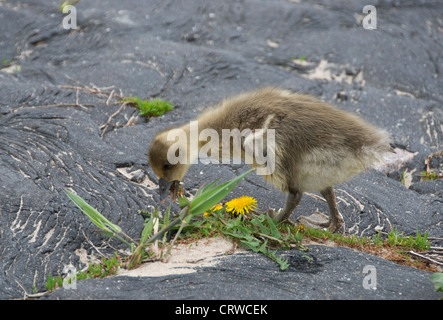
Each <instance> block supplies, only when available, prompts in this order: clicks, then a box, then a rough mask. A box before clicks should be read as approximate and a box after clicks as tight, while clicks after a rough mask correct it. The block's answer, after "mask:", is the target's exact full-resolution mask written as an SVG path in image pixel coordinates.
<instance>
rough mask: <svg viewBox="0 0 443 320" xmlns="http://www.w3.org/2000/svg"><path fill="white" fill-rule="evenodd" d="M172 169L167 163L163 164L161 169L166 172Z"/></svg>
mask: <svg viewBox="0 0 443 320" xmlns="http://www.w3.org/2000/svg"><path fill="white" fill-rule="evenodd" d="M171 167H172V165H171V164H170V163H169V162H165V164H164V165H163V169H165V170H168V169H170V168H171Z"/></svg>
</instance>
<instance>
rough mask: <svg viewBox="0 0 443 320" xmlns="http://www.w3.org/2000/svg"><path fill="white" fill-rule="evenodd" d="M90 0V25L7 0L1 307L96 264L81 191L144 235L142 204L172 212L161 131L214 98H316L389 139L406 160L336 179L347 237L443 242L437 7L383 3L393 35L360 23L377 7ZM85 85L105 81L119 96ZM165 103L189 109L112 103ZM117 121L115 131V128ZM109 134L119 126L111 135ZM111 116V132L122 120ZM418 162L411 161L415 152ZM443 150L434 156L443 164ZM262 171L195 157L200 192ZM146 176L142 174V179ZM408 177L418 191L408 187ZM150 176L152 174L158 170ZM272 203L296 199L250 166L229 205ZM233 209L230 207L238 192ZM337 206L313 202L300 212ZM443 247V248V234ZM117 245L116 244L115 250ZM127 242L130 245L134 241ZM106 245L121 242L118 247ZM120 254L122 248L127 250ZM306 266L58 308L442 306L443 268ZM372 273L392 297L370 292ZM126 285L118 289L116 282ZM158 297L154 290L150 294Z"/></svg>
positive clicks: (442, 100)
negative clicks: (326, 302)
mask: <svg viewBox="0 0 443 320" xmlns="http://www.w3.org/2000/svg"><path fill="white" fill-rule="evenodd" d="M104 4H105V1H99V0H91V1H80V3H78V4H77V5H76V12H77V25H78V29H76V30H65V29H64V28H63V27H62V21H63V18H64V17H65V15H63V14H62V13H61V12H60V11H59V10H58V3H56V2H48V1H43V0H32V1H28V0H27V1H24V0H14V1H12V0H6V1H1V2H0V19H1V23H0V34H1V35H2V36H1V37H0V96H1V97H2V98H1V100H0V298H1V299H11V298H19V297H22V296H23V294H24V290H26V291H27V292H28V293H30V292H31V291H32V288H33V287H35V288H36V290H37V291H43V290H44V283H45V282H46V279H47V277H48V275H59V274H61V272H62V270H63V268H64V266H65V265H68V264H72V265H73V266H75V267H76V268H78V269H81V268H83V267H84V266H85V260H84V256H94V255H96V254H97V250H100V249H102V248H103V247H105V246H107V239H106V238H104V237H103V236H101V235H100V234H99V233H97V232H96V228H95V227H94V225H93V224H92V223H91V222H90V221H89V219H88V218H87V217H86V216H84V215H83V214H82V213H81V212H79V210H78V209H77V208H76V207H75V205H73V204H72V203H71V202H70V201H69V199H68V198H67V196H66V195H65V193H64V189H66V188H68V189H70V190H73V191H75V192H76V193H78V194H79V195H80V196H81V197H83V198H84V199H85V200H86V201H87V202H88V203H89V204H91V205H92V206H94V207H95V208H97V210H98V211H100V212H101V213H102V214H103V215H105V216H106V217H107V218H108V219H109V220H110V221H112V222H114V223H116V224H118V225H119V226H121V227H122V229H123V230H125V232H126V233H127V234H128V235H130V236H131V237H134V238H137V237H139V236H140V233H141V230H142V223H143V218H142V216H141V215H140V214H139V213H138V210H140V209H141V210H147V209H150V208H153V207H157V206H158V205H159V198H158V195H157V190H156V189H155V183H156V182H157V180H156V178H155V175H154V174H153V172H152V170H151V169H150V168H149V166H148V161H147V156H146V151H147V148H148V147H149V145H150V143H151V141H152V138H153V136H154V135H155V133H156V132H158V131H160V130H161V129H164V128H167V127H171V126H173V125H177V124H182V123H185V122H187V121H189V120H191V119H193V118H194V117H195V116H196V115H197V114H198V113H199V112H200V111H201V110H203V109H204V108H205V107H206V106H209V105H211V104H215V103H217V102H218V101H220V100H221V99H223V98H225V97H228V96H230V95H234V94H237V93H240V92H242V91H245V90H251V89H256V88H258V87H262V86H265V85H274V86H278V87H281V88H286V89H290V90H293V91H300V92H304V93H308V94H312V95H315V96H317V97H319V98H321V99H323V100H324V101H328V102H330V103H332V104H334V105H336V106H338V107H340V108H342V109H344V110H348V111H351V112H354V113H356V114H358V115H359V116H361V117H363V118H364V119H367V120H368V121H369V122H371V123H373V124H375V125H377V126H379V127H381V128H383V129H385V130H387V131H389V132H390V133H391V134H392V137H393V141H394V143H395V146H396V148H398V149H399V150H403V151H404V152H405V153H404V154H405V155H406V158H407V160H401V161H397V163H394V164H393V165H392V167H391V168H390V170H389V171H390V172H389V173H388V174H386V173H383V172H381V171H378V170H375V169H371V170H368V172H366V173H364V174H361V175H359V176H357V177H355V178H354V179H352V180H350V181H348V182H346V183H344V184H341V185H338V186H336V188H335V192H336V196H337V204H338V207H339V210H340V212H341V213H342V215H343V217H344V220H345V223H346V225H345V229H346V232H348V233H350V234H356V235H359V236H372V235H374V234H376V233H377V232H378V231H380V230H382V231H383V232H389V231H390V230H391V227H392V226H394V227H395V228H396V229H397V230H399V231H401V232H403V233H404V234H406V235H409V234H413V235H415V233H416V232H420V233H421V234H424V233H425V232H428V233H429V236H430V237H434V238H440V239H441V238H443V194H442V190H443V189H442V181H441V179H440V180H434V181H430V180H428V181H421V180H422V179H421V172H422V171H423V170H425V169H426V165H425V160H426V158H427V157H428V156H429V155H430V154H432V153H434V152H437V151H438V150H441V149H442V148H443V92H442V90H441V88H443V77H442V72H443V57H442V53H443V48H442V46H443V20H442V16H443V8H442V6H441V5H440V4H439V3H437V2H435V1H426V0H425V1H420V4H416V2H415V1H402V2H401V4H397V2H395V1H379V2H378V4H376V8H377V19H378V20H377V29H376V30H365V29H364V28H363V27H362V24H361V21H362V19H363V17H364V15H363V14H362V8H363V6H365V5H366V4H367V3H366V1H352V2H349V1H327V0H325V1H318V2H316V4H315V5H314V4H312V3H310V2H309V1H284V0H280V1H269V0H242V1H235V2H234V1H232V2H231V1H230V2H226V1H216V0H211V1H206V0H192V1H172V0H169V1H140V0H130V1H124V2H121V1H117V0H109V1H106V5H104ZM78 88H85V89H86V88H88V89H91V88H92V89H93V88H100V90H102V91H104V92H107V93H108V95H103V94H102V95H101V94H98V93H97V92H96V93H91V92H90V91H89V92H88V91H85V90H80V89H78ZM111 92H114V94H115V95H121V96H127V97H128V96H139V97H141V98H142V99H144V98H148V99H151V98H162V99H167V100H169V101H171V102H173V103H174V105H175V108H174V110H173V111H171V112H168V113H166V114H165V115H163V116H161V117H157V118H151V119H149V120H147V119H145V118H143V117H139V116H138V111H137V110H135V109H134V108H132V107H130V106H126V107H125V108H123V109H122V110H121V112H118V113H117V114H116V116H115V117H112V115H113V114H114V113H116V112H117V111H118V110H119V108H120V106H121V103H116V101H117V100H118V99H116V98H115V97H114V98H113V97H112V96H111V97H109V93H111ZM109 119H111V121H110V122H109ZM107 123H108V126H107V127H106V128H105V129H104V125H105V124H107ZM109 124H111V125H109ZM406 158H402V159H406ZM441 163H442V162H441V157H440V158H435V159H434V160H433V161H431V162H430V166H431V168H432V169H433V170H436V172H438V170H440V172H441V170H442V164H441ZM247 169H248V167H247V166H245V165H234V164H232V165H204V164H197V165H194V166H193V167H192V168H191V169H190V171H189V172H188V174H187V175H186V177H185V179H184V182H183V184H184V187H185V189H186V190H187V192H189V193H194V192H195V190H196V189H197V188H198V187H199V186H201V185H202V184H203V183H205V182H209V181H212V180H214V179H216V178H221V179H223V180H227V179H231V178H232V177H234V176H236V175H238V174H240V173H242V172H244V171H246V170H247ZM137 170H138V171H141V172H145V173H146V175H144V179H142V178H140V179H136V180H137V182H135V181H131V180H130V178H129V176H130V174H129V175H128V174H127V173H128V172H129V173H131V172H136V171H137ZM402 175H404V176H405V177H406V176H407V177H408V183H407V186H405V185H404V184H402V183H400V180H401V177H402ZM142 177H143V175H142ZM239 195H249V196H253V197H254V198H255V199H257V204H258V209H259V210H266V209H268V208H275V209H278V208H280V207H283V205H284V201H285V195H284V194H282V193H281V192H280V191H278V190H273V189H272V188H271V186H269V185H266V184H265V182H264V181H263V180H262V179H261V178H260V177H258V176H256V175H254V174H251V175H249V176H248V177H247V178H246V179H245V180H244V181H242V182H241V183H240V184H239V186H238V187H237V188H236V189H235V190H234V192H233V193H232V194H231V195H229V197H230V198H233V197H236V196H239ZM228 199H229V198H228ZM317 209H318V210H319V211H321V212H327V207H326V203H325V202H323V201H321V200H320V199H318V198H316V197H314V196H310V195H305V196H304V197H303V199H302V201H301V204H300V206H299V207H298V208H297V209H296V210H295V212H294V214H293V215H292V219H293V220H294V219H295V218H296V217H297V216H298V215H309V214H311V213H313V212H314V211H315V210H317ZM433 244H434V245H439V246H442V242H441V241H440V242H436V241H434V242H433ZM112 245H116V244H115V243H114V242H113V243H112ZM117 245H118V244H117ZM103 250H105V249H103ZM111 252H112V251H111ZM281 254H284V255H286V256H288V259H289V262H290V263H291V267H290V268H289V269H288V270H287V271H285V272H281V271H279V270H278V268H277V266H275V265H274V264H273V263H272V262H271V261H268V260H266V258H264V257H261V256H258V255H255V254H250V253H248V254H245V253H238V254H234V255H232V256H229V257H226V258H223V259H221V261H220V263H219V264H217V265H215V266H210V267H201V268H198V271H197V272H194V273H191V274H182V275H169V276H168V275H166V276H161V277H142V278H129V277H125V276H117V277H111V278H106V279H102V280H95V279H93V280H85V281H84V282H83V281H82V282H78V288H77V290H56V291H55V292H53V293H52V294H50V295H47V296H46V297H47V298H54V299H55V298H62V299H68V298H80V299H90V298H103V299H107V298H116V299H130V298H134V297H138V298H146V299H156V298H157V299H181V298H195V299H198V298H203V299H219V298H220V299H230V298H232V299H281V298H283V299H437V298H439V297H440V296H441V294H439V293H436V292H435V291H434V289H433V285H432V283H431V282H430V281H429V277H430V275H431V274H430V273H428V272H425V271H420V270H417V269H413V268H410V267H404V266H399V265H396V264H394V263H392V262H389V261H386V260H383V259H380V258H375V257H372V256H370V255H367V254H363V253H360V252H356V251H353V250H351V249H345V248H336V247H324V246H312V247H311V250H310V251H309V252H308V254H309V255H310V256H311V257H312V258H313V261H314V262H315V263H314V262H313V263H314V264H307V263H303V262H302V261H304V260H302V259H301V257H300V252H298V251H296V250H291V251H282V253H281ZM365 265H374V266H375V267H376V269H377V274H378V275H379V277H378V285H377V289H376V290H367V289H365V288H363V286H362V281H363V277H364V275H363V274H362V270H363V268H364V266H365ZM110 287H111V288H117V289H115V290H108V289H107V288H110ZM146 288H150V289H149V290H146Z"/></svg>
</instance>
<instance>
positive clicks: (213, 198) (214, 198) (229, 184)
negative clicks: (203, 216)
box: [190, 169, 254, 216]
mask: <svg viewBox="0 0 443 320" xmlns="http://www.w3.org/2000/svg"><path fill="white" fill-rule="evenodd" d="M253 170H254V169H250V170H249V171H246V172H245V173H243V174H241V175H239V176H238V177H236V178H234V179H232V180H229V181H226V182H224V183H222V184H220V185H218V186H216V187H212V188H206V189H205V190H204V191H203V192H202V193H201V194H200V195H199V196H197V197H195V198H194V199H193V200H192V201H191V206H190V213H191V215H193V216H194V215H196V214H199V213H202V212H205V211H207V210H209V209H210V208H212V207H213V206H214V205H216V204H217V203H219V202H220V201H222V200H223V199H224V198H225V197H226V196H227V195H228V193H229V192H231V190H232V189H233V188H234V187H235V186H236V185H237V184H238V183H239V182H240V181H241V180H242V179H243V178H244V177H246V176H247V175H248V174H249V173H251V172H252V171H253Z"/></svg>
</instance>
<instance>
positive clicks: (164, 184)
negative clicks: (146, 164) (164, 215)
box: [158, 178, 180, 201]
mask: <svg viewBox="0 0 443 320" xmlns="http://www.w3.org/2000/svg"><path fill="white" fill-rule="evenodd" d="M158 186H159V193H160V200H162V201H165V200H166V198H167V197H168V195H169V193H170V194H171V198H172V201H175V199H176V198H177V192H178V189H179V186H180V181H178V180H174V181H167V180H165V179H163V178H160V179H159V180H158Z"/></svg>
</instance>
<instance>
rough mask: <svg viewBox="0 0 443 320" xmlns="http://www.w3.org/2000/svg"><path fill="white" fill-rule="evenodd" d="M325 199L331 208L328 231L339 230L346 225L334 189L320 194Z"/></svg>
mask: <svg viewBox="0 0 443 320" xmlns="http://www.w3.org/2000/svg"><path fill="white" fill-rule="evenodd" d="M320 193H321V195H322V196H323V198H325V199H326V202H327V203H328V207H329V215H330V218H329V226H328V229H329V230H330V231H332V232H334V231H337V230H339V229H340V228H341V227H343V225H344V224H345V221H344V220H343V217H342V215H341V214H340V212H339V211H338V208H337V203H336V202H335V193H334V189H332V187H329V188H326V189H325V190H323V191H321V192H320Z"/></svg>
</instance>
